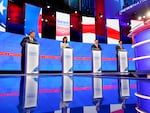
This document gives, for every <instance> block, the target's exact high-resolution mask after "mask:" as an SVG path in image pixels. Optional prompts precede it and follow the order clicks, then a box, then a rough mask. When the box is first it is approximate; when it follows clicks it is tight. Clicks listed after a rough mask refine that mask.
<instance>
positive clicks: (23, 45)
mask: <svg viewBox="0 0 150 113" xmlns="http://www.w3.org/2000/svg"><path fill="white" fill-rule="evenodd" d="M26 43H31V44H38V42H37V40H36V39H34V38H33V41H30V38H29V37H24V38H23V40H22V41H21V43H20V44H21V46H22V48H24V47H25V44H26Z"/></svg>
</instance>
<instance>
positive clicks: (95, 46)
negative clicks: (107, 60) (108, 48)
mask: <svg viewBox="0 0 150 113" xmlns="http://www.w3.org/2000/svg"><path fill="white" fill-rule="evenodd" d="M91 48H92V50H93V49H95V50H102V48H101V46H100V45H99V43H98V40H97V39H95V42H94V44H93V45H92V47H91Z"/></svg>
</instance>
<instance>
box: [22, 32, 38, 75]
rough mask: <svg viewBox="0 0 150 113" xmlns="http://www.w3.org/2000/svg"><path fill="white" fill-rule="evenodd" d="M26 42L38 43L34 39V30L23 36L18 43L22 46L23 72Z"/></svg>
mask: <svg viewBox="0 0 150 113" xmlns="http://www.w3.org/2000/svg"><path fill="white" fill-rule="evenodd" d="M26 43H31V44H38V42H37V40H36V39H35V32H34V31H31V32H30V33H29V36H27V37H24V38H23V40H22V41H21V43H20V45H21V47H22V51H21V53H22V57H21V70H22V72H23V73H25V70H24V68H25V67H24V66H25V45H26Z"/></svg>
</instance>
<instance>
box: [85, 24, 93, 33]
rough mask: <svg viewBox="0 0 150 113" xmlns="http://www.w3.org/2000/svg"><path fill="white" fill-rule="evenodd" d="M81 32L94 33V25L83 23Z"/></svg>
mask: <svg viewBox="0 0 150 113" xmlns="http://www.w3.org/2000/svg"><path fill="white" fill-rule="evenodd" d="M82 33H94V34H95V25H94V24H88V25H85V24H83V26H82Z"/></svg>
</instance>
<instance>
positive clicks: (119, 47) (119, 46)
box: [116, 40, 124, 54]
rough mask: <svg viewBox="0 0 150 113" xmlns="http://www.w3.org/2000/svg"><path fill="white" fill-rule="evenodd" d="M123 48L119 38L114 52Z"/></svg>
mask: <svg viewBox="0 0 150 113" xmlns="http://www.w3.org/2000/svg"><path fill="white" fill-rule="evenodd" d="M123 49H124V48H123V46H122V41H121V40H119V44H118V45H117V46H116V52H117V54H118V51H121V50H123Z"/></svg>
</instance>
